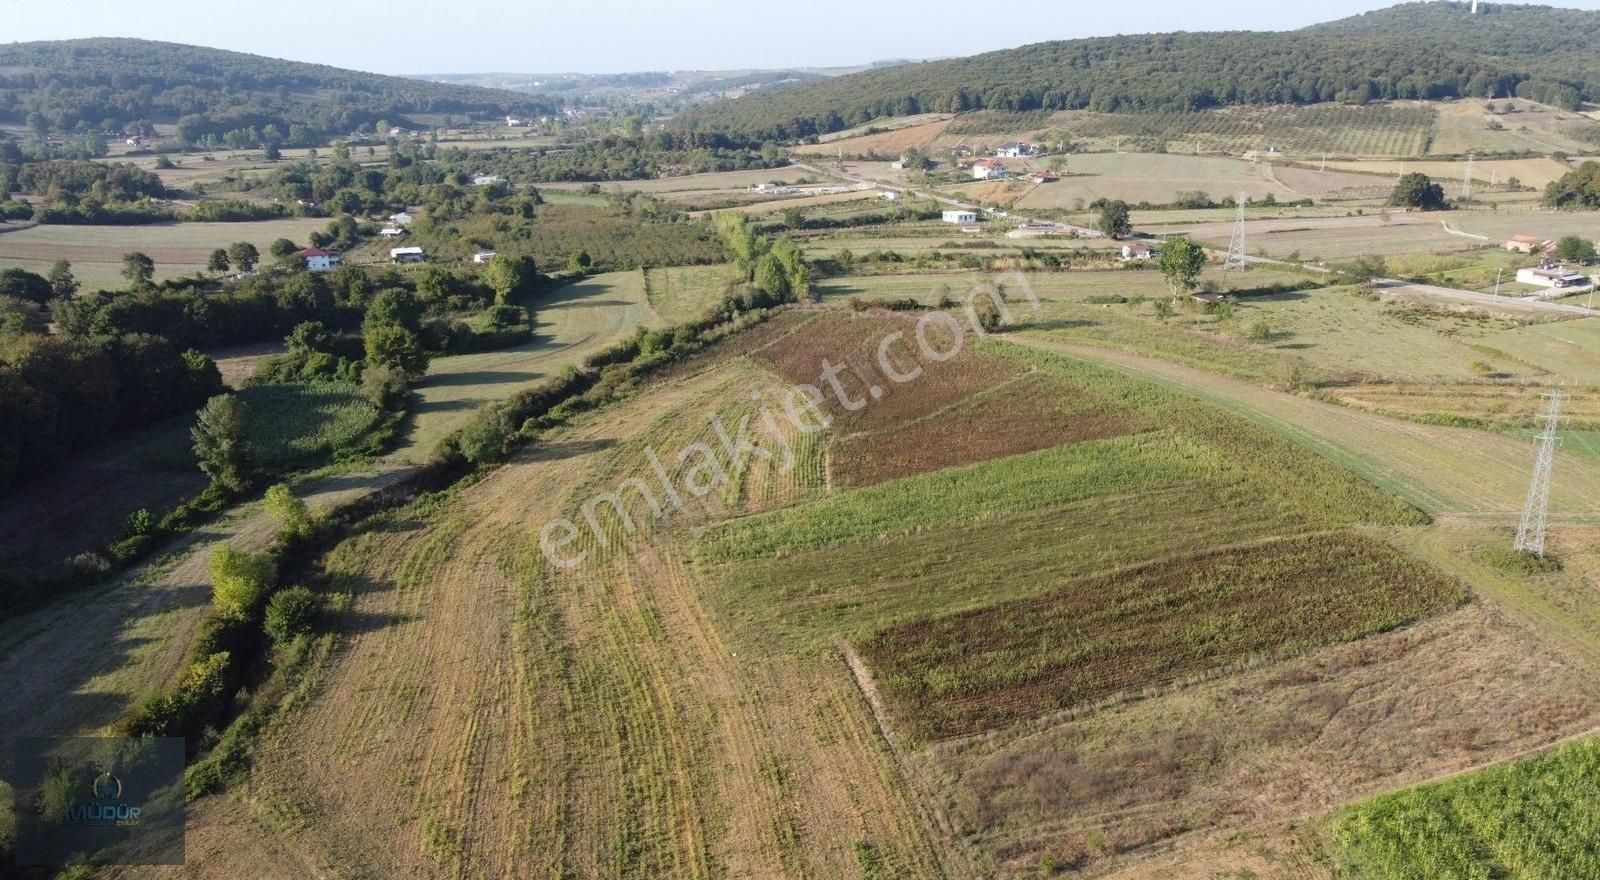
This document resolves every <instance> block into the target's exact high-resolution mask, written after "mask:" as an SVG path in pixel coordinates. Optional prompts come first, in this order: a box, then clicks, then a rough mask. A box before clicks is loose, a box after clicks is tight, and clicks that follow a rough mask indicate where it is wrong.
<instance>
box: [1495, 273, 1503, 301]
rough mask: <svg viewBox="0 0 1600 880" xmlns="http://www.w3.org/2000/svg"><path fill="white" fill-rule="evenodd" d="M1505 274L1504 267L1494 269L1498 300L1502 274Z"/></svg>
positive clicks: (1497, 298)
mask: <svg viewBox="0 0 1600 880" xmlns="http://www.w3.org/2000/svg"><path fill="white" fill-rule="evenodd" d="M1504 274H1506V270H1504V269H1496V270H1494V298H1495V301H1496V302H1498V301H1499V300H1500V276H1501V275H1504Z"/></svg>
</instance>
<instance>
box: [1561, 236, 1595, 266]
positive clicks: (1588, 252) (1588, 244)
mask: <svg viewBox="0 0 1600 880" xmlns="http://www.w3.org/2000/svg"><path fill="white" fill-rule="evenodd" d="M1556 256H1558V257H1560V258H1561V259H1563V260H1568V261H1570V262H1573V263H1587V262H1589V261H1590V260H1592V259H1594V242H1592V241H1590V240H1589V239H1587V238H1584V237H1582V236H1578V235H1569V236H1567V237H1565V238H1563V239H1561V240H1560V241H1558V242H1556Z"/></svg>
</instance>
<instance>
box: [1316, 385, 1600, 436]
mask: <svg viewBox="0 0 1600 880" xmlns="http://www.w3.org/2000/svg"><path fill="white" fill-rule="evenodd" d="M1545 390H1546V389H1545V388H1543V387H1541V386H1526V385H1506V384H1499V383H1489V382H1484V383H1481V384H1470V385H1468V384H1449V385H1434V384H1417V385H1370V384H1369V385H1353V386H1350V387H1348V388H1334V389H1331V390H1330V393H1331V394H1332V395H1333V396H1334V397H1336V398H1338V400H1339V401H1340V402H1342V403H1346V404H1349V405H1351V406H1356V407H1360V408H1362V409H1366V410H1370V411H1373V412H1378V413H1383V414H1385V415H1398V416H1403V417H1405V418H1414V419H1420V420H1422V421H1427V422H1437V423H1440V424H1451V423H1460V424H1470V425H1482V426H1485V427H1496V428H1533V427H1536V426H1538V425H1540V424H1541V423H1542V419H1543V416H1544V410H1545V406H1546V403H1547V401H1546V400H1545V399H1544V398H1543V397H1542V395H1543V393H1544V391H1545ZM1561 416H1562V424H1563V425H1564V426H1565V427H1566V428H1567V429H1569V430H1570V429H1572V428H1575V427H1590V426H1595V427H1600V394H1594V393H1589V392H1585V391H1572V392H1569V394H1568V396H1567V399H1566V400H1565V401H1564V402H1563V403H1562V405H1561Z"/></svg>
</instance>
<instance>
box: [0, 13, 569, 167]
mask: <svg viewBox="0 0 1600 880" xmlns="http://www.w3.org/2000/svg"><path fill="white" fill-rule="evenodd" d="M557 103H558V102H556V101H555V100H554V99H549V98H541V97H537V96H530V95H525V94H519V93H516V92H508V91H499V90H495V89H482V88H476V87H473V86H463V85H450V84H445V83H431V82H422V81H419V80H411V79H402V78H400V77H392V76H379V75H377V74H371V73H358V72H356V71H353V70H343V69H340V68H337V67H328V66H326V65H320V64H303V63H300V62H296V61H284V60H280V59H275V58H264V57H261V56H257V55H247V54H244V53H240V52H226V51H223V50H220V49H207V48H204V47H200V46H185V45H180V44H176V43H159V42H152V41H148V40H129V39H93V40H65V41H58V42H38V43H12V44H9V45H7V44H0V122H3V123H14V124H28V125H30V127H33V128H35V129H36V130H38V129H40V128H43V129H45V130H47V131H48V132H51V133H71V132H82V131H85V130H89V129H93V130H96V131H100V130H111V131H116V130H121V129H124V128H129V127H139V124H140V123H153V122H164V123H178V124H179V125H180V129H181V130H180V134H181V136H182V137H183V138H184V139H185V140H188V141H190V142H198V141H199V140H200V139H202V138H203V137H204V136H205V135H207V134H212V135H217V136H220V135H221V134H222V133H223V132H225V131H228V130H230V129H237V128H249V127H255V128H258V129H260V128H265V127H266V126H268V125H276V126H278V128H279V130H280V131H282V132H284V133H285V134H287V133H288V132H289V130H290V128H291V127H293V126H299V127H300V130H301V132H302V133H303V134H308V135H309V134H313V133H315V132H319V131H320V132H324V133H327V134H343V133H346V132H349V131H351V130H353V129H354V128H356V127H357V126H360V125H369V126H370V125H372V124H373V123H375V122H377V121H379V120H385V119H386V120H389V121H390V122H391V123H393V124H396V125H404V124H406V120H407V118H408V117H409V116H410V115H411V114H419V113H430V114H443V113H449V114H457V115H462V116H477V117H489V116H496V115H500V114H506V113H515V114H537V113H548V112H551V111H552V110H554V109H555V108H556V106H557Z"/></svg>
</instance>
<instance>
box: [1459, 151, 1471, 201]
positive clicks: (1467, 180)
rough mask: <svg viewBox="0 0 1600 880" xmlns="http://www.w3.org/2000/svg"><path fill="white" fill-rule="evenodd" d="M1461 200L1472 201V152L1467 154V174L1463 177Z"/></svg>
mask: <svg viewBox="0 0 1600 880" xmlns="http://www.w3.org/2000/svg"><path fill="white" fill-rule="evenodd" d="M1461 201H1463V202H1470V201H1472V154H1471V153H1468V154H1467V176H1466V177H1463V178H1461Z"/></svg>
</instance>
